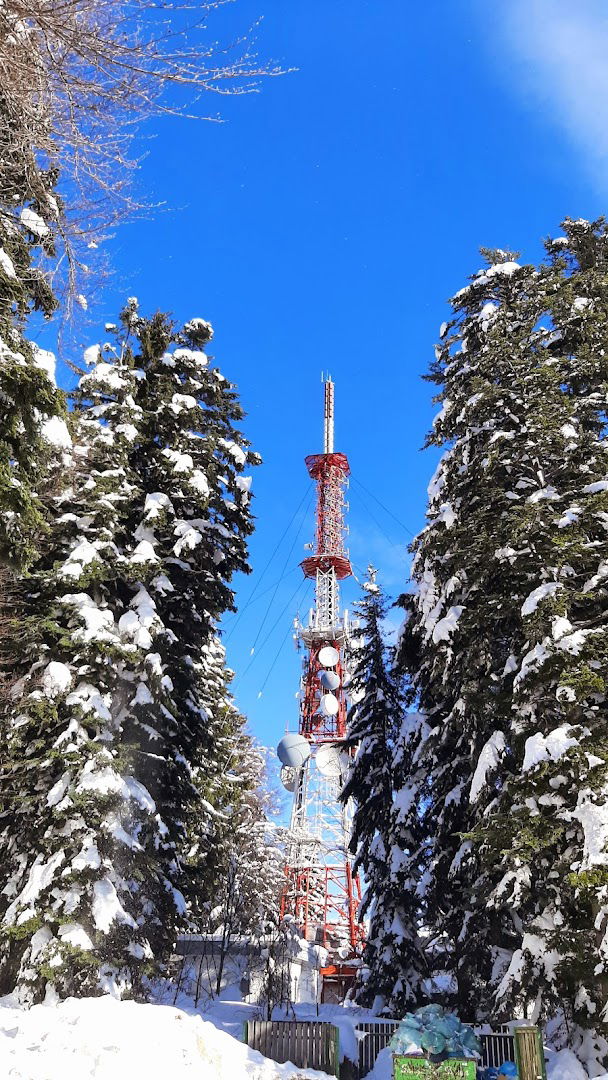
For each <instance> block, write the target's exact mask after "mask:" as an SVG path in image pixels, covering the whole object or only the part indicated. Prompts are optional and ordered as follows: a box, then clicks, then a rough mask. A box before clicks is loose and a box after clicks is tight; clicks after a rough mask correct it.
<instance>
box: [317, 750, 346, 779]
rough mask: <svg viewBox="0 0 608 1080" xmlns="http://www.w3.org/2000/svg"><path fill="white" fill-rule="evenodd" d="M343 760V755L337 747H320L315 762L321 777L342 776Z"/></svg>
mask: <svg viewBox="0 0 608 1080" xmlns="http://www.w3.org/2000/svg"><path fill="white" fill-rule="evenodd" d="M341 758H342V755H341V753H340V751H339V750H338V747H337V746H330V745H329V746H327V745H326V746H320V747H319V749H318V750H317V755H316V757H315V761H316V763H317V769H318V770H319V772H320V773H321V776H332V777H334V776H336V777H337V776H340V773H341V772H342V760H341Z"/></svg>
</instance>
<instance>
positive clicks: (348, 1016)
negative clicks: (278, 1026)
mask: <svg viewBox="0 0 608 1080" xmlns="http://www.w3.org/2000/svg"><path fill="white" fill-rule="evenodd" d="M235 990H236V988H227V990H226V991H224V993H223V995H222V997H221V999H219V1000H215V1001H213V1002H210V1003H209V1004H208V1005H207V1006H205V1007H204V1008H203V1010H202V1011H201V1010H198V1011H197V1010H196V1009H195V1008H194V1006H193V1004H192V1002H191V1001H189V1000H188V999H187V998H185V997H181V998H179V999H178V1006H181V1007H178V1006H176V1005H172V1004H149V1005H140V1004H137V1003H136V1002H133V1001H117V1000H116V999H115V998H112V997H102V998H83V999H80V1000H79V999H76V998H70V999H69V1000H68V1001H64V1002H62V1003H60V1004H54V1005H50V1004H49V1005H36V1006H34V1008H32V1009H29V1010H25V1009H23V1008H21V1007H20V1006H18V1005H16V1003H15V1002H14V1001H13V1000H12V999H11V998H1V999H0V1078H1V1080H136V1078H137V1080H139V1078H141V1080H168V1078H170V1080H194V1077H201V1078H203V1080H245V1078H249V1080H327V1077H326V1076H325V1074H324V1073H319V1072H314V1071H312V1070H306V1069H299V1068H296V1067H295V1066H294V1065H291V1064H290V1063H287V1064H285V1065H279V1064H277V1063H276V1062H274V1061H270V1060H269V1059H268V1058H264V1057H263V1056H262V1055H261V1054H259V1053H257V1052H256V1051H255V1050H250V1049H249V1048H248V1047H247V1046H245V1044H244V1043H243V1042H242V1041H241V1039H242V1032H243V1023H244V1022H245V1021H246V1020H250V1019H253V1018H254V1017H256V1016H259V1015H260V1009H259V1006H256V1005H247V1004H245V1003H244V1002H242V1001H241V1000H240V999H239V996H238V993H235V992H234V991H235ZM370 1016H371V1014H370V1013H369V1011H368V1010H364V1009H359V1008H357V1007H351V1008H344V1007H341V1006H338V1005H321V1006H320V1007H319V1011H318V1012H317V1009H316V1007H315V1006H314V1005H296V1006H295V1011H294V1010H292V1009H290V1012H289V1019H301V1020H305V1019H310V1020H313V1019H315V1020H316V1019H320V1020H324V1021H326V1022H328V1023H332V1024H336V1025H337V1026H338V1027H339V1029H340V1044H341V1051H342V1056H343V1057H344V1056H346V1057H348V1058H350V1059H351V1060H356V1059H357V1041H356V1036H355V1032H354V1028H355V1025H356V1023H357V1021H361V1020H363V1019H366V1018H369V1017H370ZM276 1018H278V1017H277V1015H276V1014H275V1019H276ZM369 1080H392V1051H391V1050H390V1048H387V1049H386V1050H383V1051H382V1052H381V1054H380V1055H379V1056H378V1059H377V1061H376V1066H375V1068H374V1071H373V1072H372V1073H370V1074H369ZM548 1080H588V1075H587V1073H586V1072H585V1070H584V1069H583V1067H582V1065H580V1063H579V1062H578V1060H577V1058H576V1057H575V1055H574V1054H573V1053H572V1052H571V1051H570V1050H561V1051H560V1052H558V1053H555V1054H552V1055H551V1060H550V1062H549V1067H548ZM594 1080H608V1073H606V1074H604V1075H603V1076H601V1077H595V1078H594Z"/></svg>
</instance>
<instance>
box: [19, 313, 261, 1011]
mask: <svg viewBox="0 0 608 1080" xmlns="http://www.w3.org/2000/svg"><path fill="white" fill-rule="evenodd" d="M122 326H123V330H122V332H119V334H118V336H117V345H116V347H114V348H112V347H110V346H107V347H104V353H105V355H104V356H103V358H102V354H101V350H100V349H99V348H98V347H94V348H92V349H90V350H87V353H86V359H87V360H88V361H89V362H90V364H91V365H92V370H91V371H90V373H88V374H84V375H83V377H82V378H81V380H80V384H79V389H78V392H77V395H76V401H75V414H76V439H75V446H74V451H73V466H72V469H71V472H70V473H68V475H67V476H65V477H64V478H63V485H62V489H61V491H60V493H59V494H58V495H57V496H56V497H55V500H54V502H55V507H56V515H55V520H54V528H53V535H52V537H51V542H49V544H48V551H47V552H46V554H45V558H44V559H43V560H42V561H41V562H40V563H39V564H38V565H37V567H36V570H35V573H33V574H32V576H31V578H30V580H29V582H28V588H27V605H28V611H29V620H28V632H27V634H26V638H27V640H26V651H27V657H26V661H25V662H24V664H23V668H24V670H23V676H22V678H21V679H20V681H19V682H18V683H17V684H16V686H15V687H14V690H13V699H14V702H13V707H12V711H11V716H10V718H9V722H8V724H7V728H8V730H7V770H8V776H9V778H10V784H7V791H6V794H5V798H4V805H3V813H2V824H3V832H2V837H1V840H0V844H1V848H2V855H3V866H4V868H5V874H6V877H7V879H8V880H7V882H6V885H5V888H4V890H3V897H4V899H5V904H4V911H3V916H2V926H3V936H4V949H3V971H2V977H3V985H4V986H6V987H7V988H12V986H14V985H16V988H17V990H18V992H19V994H20V996H21V997H22V998H24V999H25V1000H39V999H40V997H41V996H42V995H43V994H44V993H45V992H46V993H47V994H48V993H51V994H52V993H58V994H59V995H60V996H64V995H66V994H73V993H76V994H83V993H99V992H100V991H104V990H109V991H111V992H114V993H125V992H130V993H135V994H138V995H141V994H142V993H143V980H144V977H145V976H146V975H149V974H152V973H154V972H157V971H158V970H159V969H161V968H162V964H163V962H164V961H165V960H166V959H167V957H168V956H169V954H170V951H171V948H172V945H173V943H174V939H175V934H176V931H177V928H178V926H179V924H180V921H181V920H182V919H183V916H184V914H185V902H184V898H183V895H182V892H181V890H182V888H183V886H184V870H183V855H184V852H183V848H184V844H185V842H186V835H185V820H186V816H187V812H188V806H189V804H190V802H193V801H196V800H197V791H196V787H195V784H194V783H193V770H194V768H195V767H196V765H197V764H198V762H199V760H200V757H201V753H202V751H203V750H204V749H209V748H210V746H211V745H212V734H213V733H212V732H209V730H208V714H207V711H206V709H205V706H204V700H205V693H206V690H205V687H204V685H203V683H202V675H203V674H204V662H203V661H202V659H201V658H202V657H204V654H205V650H206V649H207V648H208V646H209V642H210V638H211V635H212V628H213V626H214V622H215V620H217V618H218V617H219V615H220V614H221V611H222V610H223V607H225V606H227V605H228V604H230V603H231V602H232V593H231V591H230V588H229V585H228V582H229V580H230V577H231V576H232V574H233V572H234V570H235V569H237V568H238V569H244V568H245V554H246V551H245V537H246V535H247V533H248V532H249V531H250V529H251V525H250V517H249V511H248V509H247V500H248V487H249V481H248V480H246V479H245V478H243V477H242V476H241V475H240V474H241V472H242V468H243V466H244V465H245V464H246V463H247V461H248V460H250V459H251V455H249V452H248V450H247V449H246V443H244V442H243V440H242V437H241V436H240V435H239V433H238V432H237V431H236V429H235V428H234V427H233V423H232V421H233V419H234V418H235V417H237V416H240V415H241V414H240V410H239V408H238V405H237V404H236V399H235V395H234V392H233V390H232V388H231V387H230V385H229V384H228V383H226V381H225V380H224V378H223V376H221V375H220V373H219V372H218V371H217V370H216V369H213V368H211V367H210V366H209V364H208V359H207V357H206V356H205V354H204V353H203V352H202V350H201V349H200V344H201V340H202V339H204V340H209V338H210V337H211V328H210V327H209V326H208V324H206V323H204V322H203V320H195V321H193V322H192V323H191V324H188V326H187V327H186V328H185V329H184V331H182V332H179V333H178V332H176V331H174V330H173V329H172V327H171V326H170V324H169V323H168V320H167V319H166V318H165V317H163V316H160V315H158V316H155V317H154V318H152V319H151V320H145V319H142V318H141V317H140V316H139V315H138V313H137V308H136V303H135V302H134V301H130V302H129V304H128V305H127V308H126V310H125V312H124V313H123V316H122ZM174 346H177V347H174ZM172 347H173V348H172ZM171 348H172V351H170V350H171ZM201 813H202V814H203V815H204V814H205V813H206V811H205V808H204V805H203V804H201Z"/></svg>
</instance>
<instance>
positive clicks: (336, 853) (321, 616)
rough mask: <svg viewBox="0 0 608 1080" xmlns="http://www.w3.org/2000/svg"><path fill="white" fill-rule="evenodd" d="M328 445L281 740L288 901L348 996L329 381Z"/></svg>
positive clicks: (339, 506) (338, 555)
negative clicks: (287, 817)
mask: <svg viewBox="0 0 608 1080" xmlns="http://www.w3.org/2000/svg"><path fill="white" fill-rule="evenodd" d="M324 390H325V402H324V425H323V427H324V439H323V453H322V454H311V455H310V456H309V457H307V458H306V467H307V469H308V472H309V474H310V476H311V477H312V478H313V480H315V481H316V484H317V505H316V543H315V551H314V555H310V556H309V558H306V559H304V561H303V563H302V564H301V565H302V570H303V571H304V574H305V576H306V577H307V578H313V579H314V581H315V605H314V607H313V608H312V610H311V612H310V615H309V620H308V625H307V626H306V627H304V626H302V625H301V624H300V623H299V622H298V623H297V624H296V626H297V633H298V638H299V641H300V642H301V643H302V644H303V646H304V648H305V656H304V661H303V673H302V680H301V693H300V717H299V734H298V735H295V734H292V735H286V736H285V738H284V739H282V740H281V743H279V747H278V753H279V758H280V759H281V761H282V762H283V764H284V768H283V772H282V780H283V783H284V784H285V786H286V787H287V788H288V790H290V791H293V807H292V811H291V822H290V832H289V837H290V839H289V844H288V854H287V866H286V883H285V888H284V892H283V897H282V903H281V910H282V914H284V915H287V914H289V915H292V916H293V917H295V920H296V923H297V925H298V927H299V928H300V931H301V933H302V935H303V936H304V938H305V939H306V940H307V941H309V942H315V943H316V944H319V945H322V946H324V947H325V949H327V952H328V959H327V963H326V964H325V966H324V967H322V968H321V975H322V978H323V986H322V997H323V1000H341V999H342V998H343V997H344V993H345V992H346V990H347V989H348V987H349V986H350V985H352V982H353V980H354V977H355V974H356V967H357V963H356V961H357V958H358V955H359V953H360V949H361V945H362V942H363V928H362V926H361V925H360V924H359V922H358V921H357V909H358V906H359V902H360V900H361V885H360V882H359V879H358V877H357V876H356V875H354V874H353V870H352V859H351V856H350V853H349V850H348V843H349V840H350V833H351V817H352V814H351V811H350V808H349V807H348V806H345V805H344V804H343V803H341V802H340V800H339V793H340V790H341V788H342V786H343V783H344V774H345V772H346V769H347V768H348V764H349V756H348V754H346V753H345V752H344V751H343V750H342V747H341V743H342V741H343V739H344V737H345V735H346V714H347V708H348V702H347V689H346V687H347V685H348V680H349V671H348V668H349V660H350V655H349V653H350V649H349V625H348V614H347V613H346V612H344V613H341V612H340V589H339V582H340V581H341V580H343V579H344V578H347V577H349V576H350V575H351V574H352V569H351V565H350V561H349V557H348V552H347V551H346V549H345V546H344V534H345V531H346V526H345V523H344V510H345V505H346V504H345V499H344V491H345V487H346V484H347V479H348V475H349V472H350V468H349V464H348V460H347V458H346V455H345V454H339V453H336V452H335V451H334V384H333V382H332V381H331V380H330V379H328V380H327V381H326V382H325V384H324Z"/></svg>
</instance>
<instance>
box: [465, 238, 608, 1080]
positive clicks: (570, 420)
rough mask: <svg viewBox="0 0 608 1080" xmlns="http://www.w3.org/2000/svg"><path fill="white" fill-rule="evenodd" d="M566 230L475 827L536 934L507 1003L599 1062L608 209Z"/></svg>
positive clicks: (527, 934)
mask: <svg viewBox="0 0 608 1080" xmlns="http://www.w3.org/2000/svg"><path fill="white" fill-rule="evenodd" d="M563 228H564V230H565V236H562V237H560V238H558V239H557V240H554V241H548V243H547V250H548V255H549V265H548V266H547V267H546V268H543V269H542V271H541V274H540V278H539V289H540V291H541V294H542V295H543V297H544V302H545V311H546V316H547V321H548V324H549V325H548V327H547V330H545V331H540V333H541V334H543V336H544V345H545V350H546V353H547V354H548V355H547V359H546V361H545V363H546V365H547V366H549V368H550V369H551V370H552V373H553V380H554V383H555V384H556V385H558V386H559V394H558V395H555V393H554V394H552V398H553V399H555V397H556V396H559V403H555V402H554V403H553V408H552V412H551V413H549V412H548V411H547V408H546V406H545V412H544V418H545V433H544V445H542V444H541V445H540V447H539V454H538V457H539V462H538V465H539V469H540V470H541V476H542V486H539V488H537V491H538V494H537V493H536V492H533V493H532V496H530V495H528V497H527V500H526V501H527V502H529V501H530V499H531V498H532V502H533V505H534V507H535V510H534V517H533V520H532V521H531V522H530V523H529V526H528V528H527V542H528V545H529V548H530V554H529V555H528V557H527V560H526V562H527V567H528V571H529V574H528V581H527V585H526V590H525V591H526V595H524V596H523V601H522V603H521V605H520V606H519V610H518V612H517V615H518V617H519V621H520V626H521V632H520V635H519V642H518V646H519V647H518V648H516V649H514V650H513V654H512V659H511V664H510V667H511V668H512V672H511V673H510V676H509V677H510V679H511V680H512V684H511V685H512V691H511V692H512V700H511V722H512V734H511V739H510V746H511V753H512V760H513V768H512V770H510V772H509V775H508V776H507V778H506V781H505V784H504V787H503V788H502V789H501V790H500V792H499V794H498V797H497V799H496V802H495V805H494V806H493V807H492V813H491V815H489V816H486V817H485V818H484V820H483V821H482V823H481V824H480V826H479V827H478V829H477V831H476V835H475V839H476V840H479V841H481V849H480V853H481V857H482V869H483V870H484V873H485V880H486V881H487V882H488V883H490V882H492V880H493V875H495V874H496V873H497V872H498V873H499V875H500V876H499V879H498V881H497V882H495V883H494V887H493V890H492V892H490V894H489V895H490V905H491V906H492V907H494V908H495V909H497V910H502V909H504V908H507V909H508V908H509V907H511V908H512V909H513V911H514V913H515V917H516V918H517V920H518V921H519V922H520V923H521V927H522V931H523V933H522V936H521V940H520V941H519V942H518V946H519V947H518V949H517V950H516V951H515V953H514V955H513V957H512V959H511V963H510V965H509V967H508V969H507V971H506V973H505V975H504V977H503V978H502V979H501V981H500V983H499V984H498V985H497V987H496V997H497V1001H498V1003H499V1004H500V1005H501V1006H502V1007H503V1009H505V1010H506V1011H513V1010H514V1009H516V1008H521V1007H524V1008H527V1010H528V1011H529V1012H531V1014H532V1016H533V1017H537V1016H539V1017H546V1016H548V1015H549V1016H553V1017H554V1018H555V1017H556V1016H557V1017H559V1016H561V1017H562V1018H563V1022H564V1026H565V1035H564V1037H567V1039H568V1041H569V1043H570V1045H571V1046H573V1045H574V1046H576V1047H577V1049H578V1050H579V1052H580V1054H581V1057H582V1058H583V1059H586V1060H587V1061H588V1062H589V1063H590V1064H593V1069H594V1070H595V1069H597V1068H599V1067H601V1066H603V1067H605V1064H606V1059H607V1057H606V1055H607V1051H608V1045H607V1044H606V1041H605V1036H606V1033H607V1029H606V1024H605V1019H606V1018H605V1009H606V1007H607V1006H608V969H607V966H606V965H607V962H608V903H607V900H606V897H607V894H608V869H607V868H608V852H607V850H606V844H607V840H608V826H607V821H608V816H607V813H606V795H607V794H608V789H607V786H606V781H607V763H608V728H607V723H606V721H607V719H608V713H607V704H606V701H607V682H606V677H607V675H606V673H607V671H608V667H607V662H606V661H607V659H608V651H607V650H608V589H607V581H608V536H607V530H608V443H607V441H606V412H607V405H608V359H607V357H608V351H607V350H608V281H607V278H606V269H607V267H608V235H607V228H606V224H605V222H604V221H603V220H600V221H597V222H592V223H589V222H585V221H576V222H574V221H571V220H566V221H565V222H564V223H563ZM535 496H536V497H535ZM539 496H540V498H539ZM511 557H512V558H513V556H511ZM522 595H523V590H522ZM577 1031H578V1033H577ZM590 1032H595V1038H594V1034H590ZM598 1062H599V1063H598Z"/></svg>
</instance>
